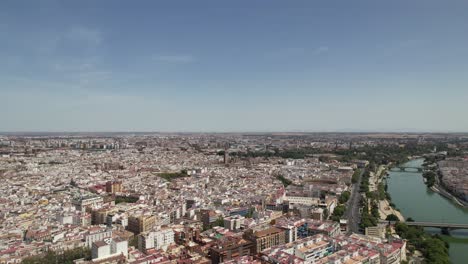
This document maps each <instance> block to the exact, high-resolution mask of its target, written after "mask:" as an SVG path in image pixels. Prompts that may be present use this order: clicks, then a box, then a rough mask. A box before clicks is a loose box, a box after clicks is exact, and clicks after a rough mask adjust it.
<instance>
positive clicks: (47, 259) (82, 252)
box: [21, 248, 91, 264]
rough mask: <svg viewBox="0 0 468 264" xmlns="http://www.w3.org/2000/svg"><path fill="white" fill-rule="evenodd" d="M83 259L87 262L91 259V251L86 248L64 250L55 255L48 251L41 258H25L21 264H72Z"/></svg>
mask: <svg viewBox="0 0 468 264" xmlns="http://www.w3.org/2000/svg"><path fill="white" fill-rule="evenodd" d="M80 258H84V259H87V260H90V259H91V249H87V248H75V249H71V250H66V251H64V252H63V253H61V254H59V253H55V252H54V251H48V252H47V253H45V254H44V255H42V256H33V257H28V258H25V259H24V260H23V261H22V262H21V263H23V264H49V263H50V264H56V263H64V264H73V261H74V260H76V259H80Z"/></svg>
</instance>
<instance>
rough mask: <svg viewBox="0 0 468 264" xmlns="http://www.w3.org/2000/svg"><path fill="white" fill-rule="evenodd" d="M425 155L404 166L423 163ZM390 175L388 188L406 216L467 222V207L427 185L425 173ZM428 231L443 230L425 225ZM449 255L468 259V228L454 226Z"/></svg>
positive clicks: (461, 260)
mask: <svg viewBox="0 0 468 264" xmlns="http://www.w3.org/2000/svg"><path fill="white" fill-rule="evenodd" d="M422 164H423V160H422V159H417V160H412V161H409V162H407V163H405V164H403V166H408V167H421V166H422ZM389 173H390V175H389V177H388V178H387V183H388V192H389V193H390V195H391V198H392V202H393V203H394V204H395V206H396V208H398V209H399V210H400V211H401V213H402V214H403V216H404V217H405V218H408V217H411V218H413V219H414V220H415V221H421V222H425V221H427V222H438V223H440V222H444V223H457V224H466V223H468V209H463V208H461V207H459V206H458V205H456V204H455V203H453V202H452V201H450V200H448V199H446V198H444V197H443V196H441V195H440V194H438V193H435V192H433V191H431V190H430V189H428V188H427V187H426V185H425V184H424V181H423V177H422V173H415V172H404V171H403V172H400V171H390V172H389ZM426 231H427V232H430V233H440V229H434V228H426ZM450 234H451V237H446V236H444V237H445V238H447V240H448V241H449V243H450V250H449V253H450V259H451V261H452V263H456V264H458V263H468V230H452V231H450Z"/></svg>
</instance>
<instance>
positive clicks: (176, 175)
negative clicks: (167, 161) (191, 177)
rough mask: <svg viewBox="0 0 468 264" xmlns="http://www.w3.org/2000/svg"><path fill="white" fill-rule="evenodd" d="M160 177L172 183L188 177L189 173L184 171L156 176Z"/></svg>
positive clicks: (162, 173)
mask: <svg viewBox="0 0 468 264" xmlns="http://www.w3.org/2000/svg"><path fill="white" fill-rule="evenodd" d="M156 175H157V176H158V177H161V178H163V179H165V180H166V181H172V180H174V179H177V178H183V177H188V175H187V171H185V170H182V171H180V172H161V173H158V174H156Z"/></svg>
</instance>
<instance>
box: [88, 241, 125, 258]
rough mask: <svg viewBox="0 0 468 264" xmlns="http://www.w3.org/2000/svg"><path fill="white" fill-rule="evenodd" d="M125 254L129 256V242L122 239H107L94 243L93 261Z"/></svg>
mask: <svg viewBox="0 0 468 264" xmlns="http://www.w3.org/2000/svg"><path fill="white" fill-rule="evenodd" d="M121 254H123V255H124V256H125V257H127V256H128V241H127V240H125V239H122V238H114V239H112V238H106V239H104V240H100V241H96V242H94V243H93V246H92V251H91V257H92V259H93V260H99V259H105V258H110V257H114V256H118V255H121Z"/></svg>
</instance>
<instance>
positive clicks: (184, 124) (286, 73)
mask: <svg viewBox="0 0 468 264" xmlns="http://www.w3.org/2000/svg"><path fill="white" fill-rule="evenodd" d="M466 10H468V1H456V0H455V1H449V2H447V1H435V0H425V1H423V0H416V1H403V0H397V1H391V2H380V1H378V2H376V1H371V0H357V1H352V2H343V1H341V2H338V1H336V2H335V1H324V2H322V1H320V2H319V1H294V2H284V1H276V0H274V1H235V2H224V1H222V2H220V1H213V0H211V1H204V0H202V1H196V2H192V1H170V2H159V1H158V2H155V1H138V2H134V1H124V2H119V4H116V2H114V1H107V0H105V1H79V2H74V1H54V0H47V1H1V2H0V37H1V39H2V41H1V42H0V58H1V59H0V95H1V98H2V99H3V100H2V102H1V104H0V131H4V132H7V131H14V132H31V131H32V132H34V131H46V132H63V131H77V132H90V131H91V132H92V131H94V132H98V131H103V132H110V131H116V132H137V131H143V132H145V131H148V132H154V131H162V132H171V131H172V132H177V131H178V132H202V133H207V132H293V131H295V132H327V131H328V132H402V133H404V132H422V133H424V132H435V133H443V132H451V133H457V132H458V133H463V131H468V122H463V120H465V119H464V117H465V114H466V113H468V103H467V102H468V87H467V84H468V74H467V73H468V60H467V58H468V49H467V48H466V47H468V16H466V12H465V11H466Z"/></svg>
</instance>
